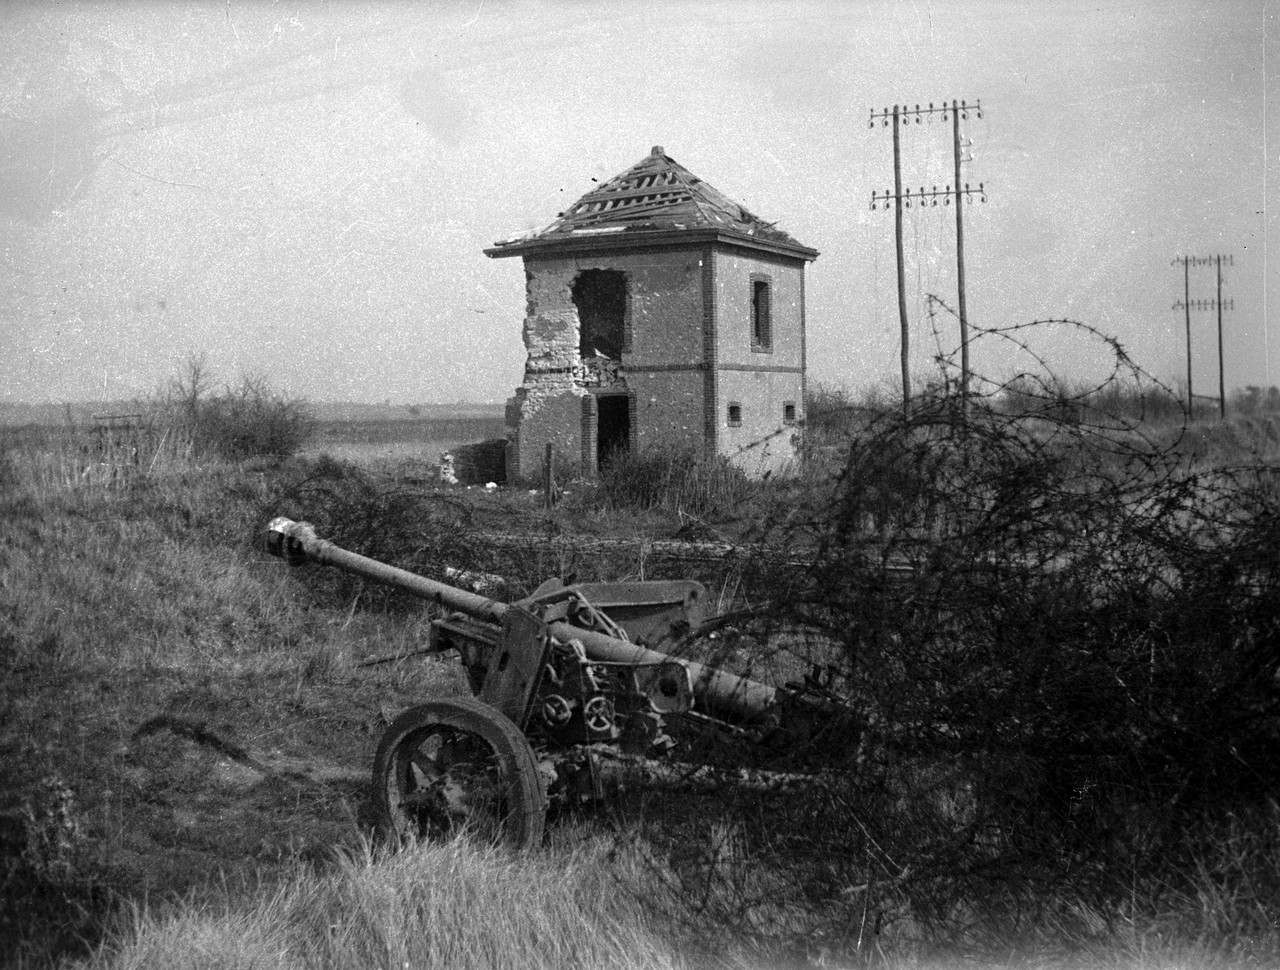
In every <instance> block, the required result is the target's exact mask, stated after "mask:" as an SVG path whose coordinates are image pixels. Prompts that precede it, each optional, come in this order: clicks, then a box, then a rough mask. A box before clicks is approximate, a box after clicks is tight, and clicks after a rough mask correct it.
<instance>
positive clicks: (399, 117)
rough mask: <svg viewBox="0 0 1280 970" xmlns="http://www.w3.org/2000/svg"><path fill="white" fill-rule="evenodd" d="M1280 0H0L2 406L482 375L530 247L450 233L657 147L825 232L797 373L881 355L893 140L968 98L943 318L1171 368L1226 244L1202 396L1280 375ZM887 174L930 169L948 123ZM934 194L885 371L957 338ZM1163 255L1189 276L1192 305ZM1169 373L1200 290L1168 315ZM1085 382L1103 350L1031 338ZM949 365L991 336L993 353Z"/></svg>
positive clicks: (464, 379)
mask: <svg viewBox="0 0 1280 970" xmlns="http://www.w3.org/2000/svg"><path fill="white" fill-rule="evenodd" d="M1278 10H1280V0H1233V2H1210V0H1194V2H1178V0H1118V2H1091V3H1080V2H1070V3H1068V2H1056V3H1055V2H1043V0H1036V2H1012V0H1010V2H1002V0H966V2H960V0H953V2H932V3H930V2H924V0H918V2H885V3H853V2H819V0H796V2H757V3H751V2H741V0H732V2H730V0H701V2H668V0H663V2H650V3H635V2H615V3H608V2H597V0H592V2H576V3H570V2H512V3H502V2H493V0H486V2H483V3H481V2H476V0H471V2H465V3H443V2H433V3H412V4H410V3H405V4H392V3H386V2H380V0H353V2H336V0H331V2H327V3H294V2H286V0H279V2H274V3H268V2H244V0H229V2H223V3H211V4H193V3H187V2H182V3H178V2H163V0H140V2H134V3H108V2H93V3H85V4H79V5H77V4H73V3H57V4H55V3H52V2H33V3H27V4H22V3H18V2H15V0H4V2H3V3H0V173H2V174H0V402H6V401H7V402H16V401H63V400H86V399H116V398H125V397H131V396H134V395H137V394H142V393H146V392H147V391H149V390H152V389H154V388H156V387H157V386H159V385H160V384H161V383H162V382H163V381H164V380H165V378H166V377H167V376H169V375H171V374H173V373H175V372H176V370H177V367H178V364H179V362H180V361H182V360H183V359H185V358H187V357H189V356H190V355H192V354H198V353H205V354H207V355H208V357H209V361H210V363H211V365H212V366H213V368H214V370H215V371H216V373H217V374H218V375H219V377H220V378H221V379H224V380H235V379H237V378H238V376H239V375H241V374H252V375H261V376H265V377H267V378H269V379H270V380H271V381H272V382H273V383H274V384H275V385H276V386H277V387H278V388H280V389H282V390H284V391H287V392H289V393H291V394H294V395H302V396H306V397H310V398H313V399H317V400H355V401H383V400H391V401H393V402H397V403H408V402H427V401H446V402H449V401H457V400H470V401H483V400H494V401H500V400H502V399H504V398H506V397H507V396H508V395H509V394H511V393H512V390H513V388H514V387H515V386H517V385H518V384H519V383H520V380H521V375H522V366H523V362H524V351H523V345H522V342H521V324H522V318H523V313H524V292H523V289H524V274H523V271H522V267H521V265H520V262H519V260H517V259H500V260H492V259H489V258H488V257H486V256H484V255H483V253H482V249H484V248H485V247H486V246H489V245H491V244H492V243H493V242H494V241H496V240H499V239H504V238H507V237H509V236H511V235H513V234H516V233H518V232H521V231H525V230H528V229H532V228H536V227H540V226H542V225H545V224H547V223H548V222H550V221H551V220H552V219H554V218H555V216H556V215H557V213H558V212H560V211H561V210H562V209H564V208H565V207H566V206H567V205H569V204H570V203H571V202H573V201H574V200H576V199H577V198H578V197H579V196H581V195H582V194H584V193H585V192H587V191H588V190H589V189H590V188H591V187H592V184H593V183H592V179H600V180H603V179H607V178H609V177H612V176H613V175H616V174H618V173H619V172H621V171H622V170H623V169H625V168H627V167H628V166H630V165H632V164H633V163H635V162H637V161H639V160H640V159H641V158H642V157H643V156H644V155H645V154H647V153H648V151H649V149H650V147H651V146H652V145H656V144H660V145H662V146H664V148H665V150H666V152H667V154H669V155H671V156H672V157H673V158H674V159H676V161H678V162H680V163H681V164H682V165H684V166H685V167H687V168H689V169H690V170H692V171H693V172H694V173H695V174H697V175H699V176H701V177H702V178H703V179H705V180H706V181H708V182H710V183H711V184H712V185H714V186H715V187H716V188H718V189H720V190H721V191H722V192H724V193H725V194H726V195H728V196H730V197H731V198H733V199H736V200H738V201H740V202H742V203H743V204H744V205H746V206H747V207H748V208H749V209H751V210H752V211H753V212H755V213H756V214H758V215H759V216H761V217H763V218H765V219H768V220H770V221H775V220H776V221H777V222H778V224H779V225H780V227H781V228H783V229H785V230H786V231H787V232H789V233H790V234H791V235H792V236H794V237H795V238H796V239H798V240H799V241H800V242H802V243H804V244H805V245H808V246H812V247H814V248H816V249H818V250H819V251H820V252H821V255H820V256H819V257H818V259H817V261H816V262H814V263H813V264H811V265H810V267H809V271H808V272H809V276H808V288H807V300H808V304H807V306H808V321H809V343H808V347H809V351H808V352H809V360H808V363H809V372H810V377H811V380H814V379H816V380H818V381H822V382H827V383H833V384H845V385H848V386H850V387H853V388H857V387H859V386H862V385H864V384H868V383H875V382H880V381H885V380H892V379H894V378H895V375H896V374H897V373H898V347H899V336H898V333H899V323H898V308H897V290H896V276H895V269H894V265H895V264H894V243H893V214H892V212H885V211H873V210H872V209H871V205H870V202H871V193H872V191H873V190H878V191H883V190H884V189H885V187H886V186H889V185H892V179H893V168H892V157H893V156H892V139H891V137H890V134H889V131H888V129H884V128H879V127H877V128H874V129H873V128H871V127H869V123H868V122H869V115H870V111H871V109H872V108H875V109H876V110H880V109H881V108H883V107H886V106H891V105H893V104H894V103H909V104H911V105H914V104H916V103H920V104H925V103H927V102H930V101H933V102H939V101H942V100H943V99H947V100H949V99H952V98H958V99H965V100H968V101H970V102H973V101H975V100H979V99H980V100H981V104H982V117H981V118H980V119H979V118H978V117H976V115H973V116H971V117H970V119H969V120H968V121H967V122H966V123H965V124H964V134H965V136H966V138H967V139H969V140H971V147H970V148H969V149H968V153H967V155H966V157H967V158H968V157H969V155H970V154H971V156H972V157H971V158H970V159H969V160H967V161H966V162H965V163H964V175H963V179H964V180H965V181H969V182H971V183H972V184H975V185H976V184H977V183H978V182H981V183H983V184H984V185H985V187H986V195H987V202H986V203H985V204H974V205H971V206H967V207H966V209H965V212H964V216H965V220H966V221H965V249H966V278H967V284H968V286H967V289H968V301H967V302H968V310H969V317H970V319H971V320H972V321H973V322H974V323H975V324H983V325H987V326H997V325H1009V324H1014V323H1020V322H1027V321H1031V320H1034V319H1037V318H1045V317H1054V318H1060V317H1070V318H1073V319H1078V320H1081V321H1083V322H1085V323H1088V324H1090V325H1092V326H1095V327H1097V328H1099V329H1101V330H1103V331H1105V332H1108V333H1111V334H1114V335H1115V336H1117V337H1118V338H1119V339H1120V340H1121V341H1122V342H1123V344H1124V345H1125V347H1126V348H1127V349H1129V350H1130V351H1131V352H1132V354H1133V355H1134V356H1135V357H1136V358H1137V359H1138V361H1139V362H1140V363H1142V364H1143V365H1144V366H1146V367H1147V368H1148V369H1149V370H1151V371H1152V372H1154V373H1155V374H1157V375H1158V376H1160V377H1162V378H1165V379H1168V380H1171V381H1173V380H1178V379H1179V378H1180V377H1181V375H1183V374H1184V372H1185V359H1186V357H1185V354H1186V350H1185V341H1184V335H1183V328H1184V321H1183V316H1182V315H1181V312H1180V311H1175V310H1174V309H1173V308H1172V305H1173V303H1174V301H1175V300H1178V299H1181V297H1182V286H1183V278H1182V270H1181V268H1180V267H1178V266H1173V265H1171V261H1172V260H1173V258H1174V257H1175V256H1178V255H1182V254H1192V255H1206V254H1216V253H1230V254H1233V255H1234V264H1233V265H1232V266H1231V267H1228V268H1227V269H1226V271H1225V277H1226V282H1225V285H1224V298H1226V299H1230V300H1232V301H1233V309H1231V310H1229V311H1227V312H1226V314H1225V328H1226V373H1227V384H1228V388H1229V389H1230V388H1232V387H1239V386H1243V385H1246V384H1273V383H1280V312H1276V313H1271V314H1270V315H1268V303H1270V304H1271V305H1273V306H1275V305H1277V304H1276V301H1277V299H1278V298H1280V273H1278V272H1277V270H1276V268H1275V266H1274V265H1272V266H1268V250H1270V251H1271V253H1272V254H1273V258H1276V260H1277V263H1278V264H1280V235H1278V234H1280V228H1278V227H1280V223H1278V222H1277V216H1276V207H1275V206H1274V205H1272V206H1268V205H1267V203H1268V202H1269V201H1270V200H1271V199H1272V198H1274V196H1275V193H1276V186H1277V185H1278V184H1280V166H1277V164H1276V163H1275V161H1274V159H1275V157H1276V153H1277V152H1278V151H1280V131H1277V125H1278V124H1280V103H1277V100H1278V99H1280V79H1278V78H1277V63H1280V62H1278V61H1277V58H1278V57H1280V31H1278V30H1277V11H1278ZM903 141H904V145H903V177H904V181H905V182H906V183H908V184H912V185H919V184H924V185H926V186H931V185H933V184H935V183H936V184H939V185H941V184H942V183H946V182H950V181H952V176H951V164H952V163H951V142H950V126H949V125H944V124H942V123H941V122H940V121H935V122H934V123H932V124H930V125H918V126H917V125H912V128H911V131H910V133H909V134H906V135H904V138H903ZM954 240H955V223H954V211H953V210H952V209H951V208H943V207H938V208H936V209H933V208H929V209H923V210H922V209H919V208H913V209H911V210H910V211H909V212H908V213H907V219H906V234H905V243H906V269H907V272H906V276H907V287H906V288H907V297H908V314H909V316H910V320H911V330H912V340H913V344H914V347H915V348H916V354H915V363H914V367H915V369H916V370H917V372H918V373H919V374H920V375H921V376H922V377H924V376H927V375H928V372H929V368H930V362H929V358H930V356H931V355H932V354H933V353H935V352H936V351H937V350H938V348H939V341H941V346H942V349H943V350H951V349H953V348H954V345H955V342H956V339H957V334H956V333H955V332H954V331H955V330H956V328H955V325H954V321H953V320H949V319H948V320H945V321H943V320H940V321H939V323H940V324H943V327H942V330H941V332H940V335H939V336H938V337H937V338H935V336H934V333H933V328H932V327H931V324H930V320H929V317H928V315H927V313H926V312H925V301H926V297H927V295H928V294H930V293H933V294H936V295H937V296H939V297H941V298H942V299H944V300H946V301H947V302H948V303H949V304H951V305H954V304H955V295H956V294H955V242H954ZM1214 288H1215V277H1214V273H1213V270H1212V269H1210V268H1205V267H1195V268H1193V269H1192V272H1191V289H1192V293H1191V296H1192V299H1193V300H1195V299H1205V298H1212V297H1213V296H1214ZM1192 325H1193V330H1194V334H1193V347H1192V349H1193V359H1194V362H1195V373H1194V382H1195V390H1196V391H1197V393H1212V392H1216V388H1217V351H1216V316H1215V315H1214V314H1213V313H1212V312H1208V311H1197V312H1196V313H1194V314H1193V318H1192ZM1037 346H1038V348H1039V349H1040V350H1042V351H1043V352H1044V353H1045V354H1047V355H1048V357H1049V359H1050V362H1051V363H1052V364H1053V365H1054V367H1055V369H1056V370H1057V371H1059V372H1060V373H1062V374H1064V375H1066V376H1069V377H1070V376H1076V375H1080V376H1087V375H1091V374H1093V373H1095V372H1096V371H1097V369H1098V368H1099V367H1100V366H1101V363H1102V362H1104V354H1103V351H1102V349H1101V348H1100V346H1098V345H1097V344H1093V345H1090V344H1089V343H1088V342H1087V341H1082V340H1079V339H1076V338H1070V339H1059V338H1056V337H1053V338H1050V337H1048V336H1046V337H1044V338H1042V339H1041V340H1040V342H1039V343H1038V344H1037ZM974 363H975V366H976V367H977V368H978V369H980V370H983V371H986V372H988V373H992V374H996V375H999V374H1002V373H1006V372H1009V371H1011V370H1012V369H1016V368H1017V367H1019V366H1020V365H1021V364H1024V363H1026V362H1025V361H1024V362H1019V361H1017V360H1015V359H1013V358H1012V356H1010V355H1009V353H1008V352H1007V351H1006V350H1001V349H999V348H997V347H995V346H991V345H989V343H980V344H979V345H978V346H976V347H975V348H974Z"/></svg>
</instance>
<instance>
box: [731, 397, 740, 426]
mask: <svg viewBox="0 0 1280 970" xmlns="http://www.w3.org/2000/svg"><path fill="white" fill-rule="evenodd" d="M741 424H742V405H741V404H739V403H738V402H737V401H733V402H730V404H729V427H731V428H737V427H739V426H741Z"/></svg>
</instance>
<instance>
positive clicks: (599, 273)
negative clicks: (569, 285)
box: [573, 269, 627, 360]
mask: <svg viewBox="0 0 1280 970" xmlns="http://www.w3.org/2000/svg"><path fill="white" fill-rule="evenodd" d="M573 304H574V306H576V307H577V308H578V327H579V329H578V352H579V353H580V354H581V355H582V357H584V358H586V357H607V358H609V359H610V360H621V359H622V347H623V343H624V342H625V335H626V316H627V276H626V274H625V273H622V272H620V271H618V270H616V269H588V270H584V271H583V272H581V273H579V274H578V278H577V279H576V280H574V281H573Z"/></svg>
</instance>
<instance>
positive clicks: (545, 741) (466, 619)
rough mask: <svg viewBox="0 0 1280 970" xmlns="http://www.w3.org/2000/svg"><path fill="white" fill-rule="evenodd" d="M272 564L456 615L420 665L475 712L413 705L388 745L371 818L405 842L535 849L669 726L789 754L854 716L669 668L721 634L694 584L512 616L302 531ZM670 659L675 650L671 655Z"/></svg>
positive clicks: (286, 525)
mask: <svg viewBox="0 0 1280 970" xmlns="http://www.w3.org/2000/svg"><path fill="white" fill-rule="evenodd" d="M267 548H268V550H269V551H270V552H271V553H272V554H274V555H277V556H279V557H281V558H283V559H284V560H285V561H286V562H288V563H290V564H293V565H298V564H301V563H304V562H314V563H324V564H327V565H330V566H334V567H337V568H338V569H341V570H343V571H345V572H349V573H353V574H356V575H359V576H362V577H364V578H366V579H370V580H374V581H376V582H380V583H384V584H387V585H390V586H392V587H395V588H398V589H400V590H403V591H405V592H408V593H410V594H413V595H415V596H418V597H420V598H422V599H424V600H427V601H429V602H432V603H435V604H437V605H439V606H441V607H443V608H445V609H446V610H447V611H448V612H447V613H446V615H444V616H443V617H441V618H440V619H436V620H434V621H433V622H432V623H431V626H430V639H429V642H428V644H427V645H426V647H425V652H428V653H436V652H446V651H455V652H456V653H457V654H458V655H459V656H460V658H461V661H462V664H463V666H464V667H465V669H466V673H467V678H468V681H469V683H470V687H471V690H472V693H473V694H474V696H473V697H450V698H439V699H435V700H429V701H426V702H424V703H422V704H418V705H415V706H413V707H411V708H409V709H408V710H406V711H404V712H403V713H402V714H401V715H400V716H399V717H397V718H396V719H395V720H394V721H393V722H392V723H391V725H390V726H389V727H388V729H387V730H386V732H385V734H384V735H383V737H382V739H381V741H380V742H379V744H378V748H377V753H376V755H375V757H374V764H373V803H374V811H375V814H376V816H377V818H378V821H379V824H380V826H381V827H382V828H383V829H384V831H386V832H387V833H389V834H391V835H393V836H396V837H406V836H409V837H417V838H440V837H447V836H451V835H454V834H457V833H458V832H460V831H464V830H466V831H470V832H472V833H474V834H476V835H477V836H479V837H481V838H484V839H488V840H490V841H494V842H504V843H507V844H510V845H512V846H515V847H517V848H524V847H528V846H532V845H536V844H537V843H538V842H539V841H540V840H541V837H542V832H543V827H544V825H545V820H546V815H547V810H548V807H549V806H551V805H553V804H567V803H570V802H573V801H575V800H579V799H584V798H589V797H592V796H594V795H597V794H599V791H600V787H601V785H600V782H601V770H600V769H601V762H602V756H604V755H609V756H612V757H611V758H610V759H609V760H610V763H616V762H617V760H618V758H627V757H631V758H636V759H640V758H654V757H661V756H663V755H665V754H666V753H667V752H668V751H669V750H670V749H671V748H672V747H673V745H674V741H673V739H672V737H671V736H670V735H669V734H668V733H667V731H666V727H667V722H668V719H670V718H676V717H681V718H694V719H700V720H703V721H709V722H712V723H714V724H717V725H722V726H724V727H726V728H729V729H732V730H735V731H737V732H739V733H743V734H747V735H749V736H750V737H752V738H753V739H755V740H758V741H762V742H765V743H770V742H774V743H777V742H782V743H787V744H794V743H796V742H799V741H803V740H804V739H806V738H808V737H812V736H813V735H814V734H816V733H817V732H819V731H821V730H822V729H823V728H825V727H829V726H830V725H832V724H833V723H835V722H845V721H847V720H848V712H847V710H846V709H845V708H843V706H842V705H840V704H839V702H838V701H837V700H836V699H835V698H834V697H833V695H831V694H830V692H829V691H828V690H825V689H823V687H822V686H820V685H819V683H818V681H816V680H815V679H814V678H813V677H806V678H805V679H804V681H803V682H802V683H788V684H787V685H786V687H785V688H781V689H780V688H774V687H770V686H768V685H766V684H762V683H759V682H756V681H753V680H750V679H747V678H743V677H738V676H735V675H734V674H731V673H729V672H727V671H725V670H722V669H717V668H716V667H713V666H710V665H706V664H702V663H699V662H697V661H694V660H688V659H683V658H680V657H676V656H673V655H672V653H673V652H674V651H678V650H680V649H681V648H682V647H683V646H684V645H687V644H688V643H690V642H693V641H695V640H696V639H697V638H698V637H699V636H700V634H702V633H704V632H705V631H707V630H708V629H709V628H710V627H711V626H712V625H714V623H713V622H712V623H708V621H707V619H706V617H705V606H706V602H707V593H706V589H705V587H703V586H702V584H701V583H698V582H696V581H693V580H663V581H647V582H626V583H578V584H572V585H565V584H564V583H563V582H562V581H560V580H559V579H550V580H548V581H546V582H544V583H543V584H542V585H541V586H540V587H538V589H537V590H535V591H534V592H533V594H532V595H530V596H528V597H526V598H524V599H521V600H518V601H516V602H512V603H502V602H498V601H496V600H493V599H490V598H488V597H486V596H483V595H480V594H478V593H473V592H469V591H467V590H464V589H460V588H457V587H453V586H449V585H448V584H446V583H441V582H437V581H435V580H432V579H428V578H426V577H424V576H419V575H417V574H415V573H412V572H409V571H407V570H404V569H399V568H396V567H394V566H390V565H387V564H385V563H382V562H379V561H377V560H375V559H370V558H368V557H365V556H361V555H359V554H357V553H354V552H351V551H349V550H346V549H343V548H340V547H339V546H336V545H334V544H333V543H331V542H328V541H326V540H324V539H321V538H319V537H318V536H317V535H316V533H315V530H314V528H313V527H312V526H311V525H310V524H308V523H306V522H294V521H292V520H290V519H287V518H283V517H282V518H277V519H274V520H273V521H272V522H271V523H270V524H269V525H268V527H267ZM659 648H666V652H663V650H661V649H659Z"/></svg>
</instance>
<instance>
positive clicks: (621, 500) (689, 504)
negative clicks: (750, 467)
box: [600, 448, 753, 517]
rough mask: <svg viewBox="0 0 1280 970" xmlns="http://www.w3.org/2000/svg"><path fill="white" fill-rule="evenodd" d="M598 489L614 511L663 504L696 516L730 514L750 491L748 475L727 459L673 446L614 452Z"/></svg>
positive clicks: (666, 507) (645, 508)
mask: <svg viewBox="0 0 1280 970" xmlns="http://www.w3.org/2000/svg"><path fill="white" fill-rule="evenodd" d="M600 488H601V490H602V491H603V493H604V495H605V497H606V503H607V505H608V507H609V508H611V509H612V510H615V511H616V510H622V509H627V510H630V511H638V512H646V511H649V510H651V509H655V508H665V509H668V510H670V511H672V512H675V513H677V514H680V513H687V514H690V515H695V516H699V517H703V516H707V515H709V514H713V513H720V514H726V513H729V512H731V511H732V510H733V509H734V508H735V507H736V506H739V505H741V504H742V503H743V502H744V501H746V500H747V499H748V498H749V497H750V496H751V495H752V494H753V489H752V486H751V482H750V481H749V479H748V478H747V476H746V475H745V474H744V473H743V471H742V470H741V469H740V468H738V467H736V466H735V465H733V464H732V463H731V462H730V461H729V460H728V459H727V458H724V457H721V456H715V457H711V458H707V457H704V456H702V455H699V454H698V453H697V452H695V451H693V450H692V449H678V448H674V449H673V448H643V449H640V450H638V451H634V452H626V451H624V452H619V453H618V454H615V455H614V456H613V457H612V458H611V459H610V461H609V462H608V463H607V464H605V466H604V467H603V468H602V469H601V471H600Z"/></svg>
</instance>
